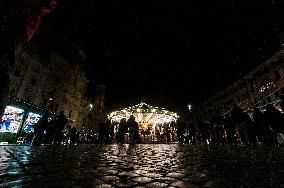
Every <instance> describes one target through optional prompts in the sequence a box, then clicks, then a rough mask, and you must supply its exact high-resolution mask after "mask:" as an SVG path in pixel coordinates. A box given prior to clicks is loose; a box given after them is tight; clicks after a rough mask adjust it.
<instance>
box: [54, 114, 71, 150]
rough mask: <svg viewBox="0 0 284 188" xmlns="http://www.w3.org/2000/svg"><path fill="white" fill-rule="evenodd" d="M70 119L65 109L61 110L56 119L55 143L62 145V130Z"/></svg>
mask: <svg viewBox="0 0 284 188" xmlns="http://www.w3.org/2000/svg"><path fill="white" fill-rule="evenodd" d="M67 122H68V119H67V118H66V116H65V115H64V112H63V111H60V113H59V115H58V117H57V119H56V120H55V123H56V125H55V141H54V143H55V144H58V145H60V144H61V142H62V131H63V129H64V127H65V125H66V124H67Z"/></svg>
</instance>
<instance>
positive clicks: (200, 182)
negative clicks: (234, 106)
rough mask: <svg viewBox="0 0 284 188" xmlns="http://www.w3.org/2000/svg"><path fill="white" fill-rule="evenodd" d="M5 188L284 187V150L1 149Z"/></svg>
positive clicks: (1, 175)
mask: <svg viewBox="0 0 284 188" xmlns="http://www.w3.org/2000/svg"><path fill="white" fill-rule="evenodd" d="M0 155H1V159H0V187H13V186H19V187H59V186H61V187H151V188H154V187H232V186H234V187H256V186H259V187H284V178H283V174H284V160H283V159H284V148H276V147H270V148H269V147H255V148H254V147H209V148H208V147H206V146H192V145H174V144H171V145H164V144H160V145H158V144H157V145H156V144H149V145H147V144H145V145H116V144H113V145H78V146H38V147H30V146H1V147H0Z"/></svg>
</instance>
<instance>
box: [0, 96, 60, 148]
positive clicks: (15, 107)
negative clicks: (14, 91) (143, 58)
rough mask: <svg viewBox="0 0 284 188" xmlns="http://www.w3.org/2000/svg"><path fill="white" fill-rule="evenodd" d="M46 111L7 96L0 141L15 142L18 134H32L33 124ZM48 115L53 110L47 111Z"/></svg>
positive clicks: (0, 128)
mask: <svg viewBox="0 0 284 188" xmlns="http://www.w3.org/2000/svg"><path fill="white" fill-rule="evenodd" d="M44 112H46V110H45V109H42V108H40V107H38V106H35V105H33V104H30V103H27V102H25V101H22V100H20V99H15V98H9V100H8V103H7V105H6V108H5V112H4V115H3V116H2V118H1V124H0V142H8V143H15V142H16V140H17V138H18V137H19V136H28V135H32V134H33V132H34V128H33V125H34V124H35V123H37V122H38V120H39V119H40V118H41V116H42V114H43V113H44ZM49 114H50V116H54V115H55V113H54V112H50V111H49Z"/></svg>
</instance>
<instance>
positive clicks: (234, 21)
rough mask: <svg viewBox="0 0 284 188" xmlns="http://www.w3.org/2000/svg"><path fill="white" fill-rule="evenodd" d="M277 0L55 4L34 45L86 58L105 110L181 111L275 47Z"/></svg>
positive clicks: (281, 25) (63, 0)
mask: <svg viewBox="0 0 284 188" xmlns="http://www.w3.org/2000/svg"><path fill="white" fill-rule="evenodd" d="M283 31H284V1H282V0H270V1H269V0H259V1H247V0H219V1H218V2H214V1H212V0H206V1H204V0H203V1H200V0H195V1H193V0H175V1H174V0H163V1H160V0H155V1H154V0H153V1H150V2H148V1H147V2H146V1H142V0H141V1H134V0H123V1H118V0H104V1H94V0H82V1H79V0H58V7H57V9H56V10H54V11H53V12H52V13H51V14H50V15H49V16H47V17H45V18H44V20H43V22H42V24H41V27H40V29H39V33H38V34H37V35H36V36H35V37H34V39H33V40H34V41H37V42H39V43H40V44H41V45H44V46H48V47H50V48H57V49H59V50H61V51H62V49H63V51H64V50H65V53H66V51H67V54H68V48H67V46H70V45H79V46H81V48H82V50H83V51H85V52H86V55H87V59H86V65H85V68H86V71H87V76H88V78H89V79H90V81H91V83H92V84H97V83H104V84H105V85H106V87H107V89H106V105H107V107H108V109H113V108H117V107H123V106H128V105H134V104H135V103H138V102H139V101H140V100H141V99H142V98H145V99H146V102H148V103H149V104H150V105H160V106H163V107H168V108H170V110H178V111H180V112H182V111H183V110H184V109H185V108H186V105H187V104H188V103H192V104H196V103H198V102H199V101H202V100H204V99H206V97H208V96H210V95H211V94H212V93H214V92H215V91H216V90H218V89H220V88H223V87H225V86H228V85H229V84H231V83H232V82H233V81H235V80H236V79H237V78H239V77H240V75H243V74H244V73H245V72H247V71H249V70H251V69H252V68H253V67H254V66H255V65H257V64H259V63H261V62H263V61H264V60H265V59H267V58H268V57H269V56H270V55H271V54H273V53H274V52H276V51H277V50H278V49H279V45H280V42H279V35H280V33H282V32H283Z"/></svg>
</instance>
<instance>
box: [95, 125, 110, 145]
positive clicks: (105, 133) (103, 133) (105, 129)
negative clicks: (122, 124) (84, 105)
mask: <svg viewBox="0 0 284 188" xmlns="http://www.w3.org/2000/svg"><path fill="white" fill-rule="evenodd" d="M98 127H99V143H100V144H108V143H110V128H109V124H108V123H107V120H104V121H102V122H100V123H99V124H98Z"/></svg>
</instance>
